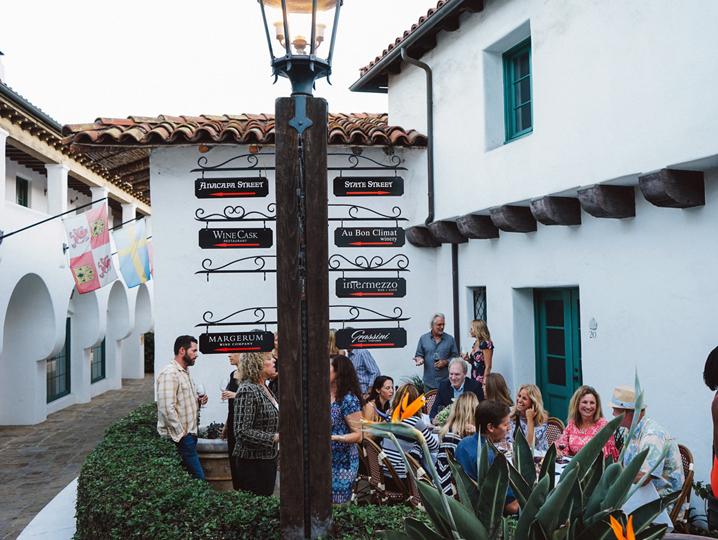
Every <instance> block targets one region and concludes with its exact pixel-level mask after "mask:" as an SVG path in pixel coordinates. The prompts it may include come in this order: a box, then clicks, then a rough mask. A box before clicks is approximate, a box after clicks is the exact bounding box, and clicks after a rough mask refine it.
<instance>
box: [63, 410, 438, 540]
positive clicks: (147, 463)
mask: <svg viewBox="0 0 718 540" xmlns="http://www.w3.org/2000/svg"><path fill="white" fill-rule="evenodd" d="M76 512H77V532H76V534H75V539H76V540H94V539H98V540H99V539H102V540H105V539H113V540H115V539H117V540H119V539H126V538H152V540H165V539H167V540H169V539H172V540H175V539H190V538H197V539H199V538H202V539H222V540H240V539H275V538H276V539H279V533H280V531H279V499H276V498H274V497H258V496H255V495H251V494H249V493H235V492H217V491H214V490H213V489H212V488H210V487H209V486H208V485H207V483H206V482H203V481H200V480H194V479H192V478H191V477H190V476H189V474H187V472H186V471H185V470H184V468H183V467H182V466H181V465H180V458H179V455H178V454H177V450H176V449H175V446H174V444H173V443H172V442H171V441H167V440H164V439H162V438H160V437H159V436H158V435H157V406H156V404H154V403H149V404H147V405H142V406H141V407H139V408H138V409H136V410H135V411H134V412H132V413H130V414H129V415H128V416H126V417H125V418H123V419H122V420H120V421H118V422H116V423H115V424H113V425H112V426H110V427H109V428H108V429H107V431H106V432H105V437H104V438H103V439H102V441H100V443H99V444H98V445H97V447H96V448H95V450H94V451H93V452H92V453H91V454H90V455H89V456H88V458H87V460H86V461H85V463H84V464H83V466H82V470H81V472H80V477H79V480H78V487H77V505H76ZM407 515H409V516H412V517H415V518H416V519H420V520H422V521H424V522H427V523H428V518H427V517H426V514H425V513H424V512H422V511H420V510H416V509H409V508H406V507H371V506H363V507H357V506H350V507H343V508H336V509H335V510H334V525H335V530H334V538H337V539H341V540H349V539H350V538H351V539H352V540H353V539H367V538H376V536H375V534H374V532H373V531H375V530H380V529H389V530H392V529H397V528H400V527H401V524H402V521H403V518H404V517H405V516H407Z"/></svg>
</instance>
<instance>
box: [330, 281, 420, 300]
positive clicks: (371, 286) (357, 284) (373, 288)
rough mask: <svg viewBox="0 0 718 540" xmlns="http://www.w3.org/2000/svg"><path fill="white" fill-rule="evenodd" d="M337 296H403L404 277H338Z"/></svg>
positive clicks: (404, 293) (404, 287)
mask: <svg viewBox="0 0 718 540" xmlns="http://www.w3.org/2000/svg"><path fill="white" fill-rule="evenodd" d="M336 294H337V297H338V298H354V297H367V298H404V296H406V280H405V279H404V278H339V279H337V281H336Z"/></svg>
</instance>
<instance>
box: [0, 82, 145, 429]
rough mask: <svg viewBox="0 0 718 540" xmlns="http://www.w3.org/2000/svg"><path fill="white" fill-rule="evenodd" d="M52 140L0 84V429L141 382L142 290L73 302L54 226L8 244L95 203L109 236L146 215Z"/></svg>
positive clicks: (45, 120)
mask: <svg viewBox="0 0 718 540" xmlns="http://www.w3.org/2000/svg"><path fill="white" fill-rule="evenodd" d="M60 131H61V126H60V125H59V124H58V123H57V122H55V121H54V120H53V119H52V118H50V117H49V116H48V115H46V114H45V113H43V112H42V111H41V110H40V109H38V108H37V107H35V106H33V105H32V104H30V103H29V102H27V101H26V100H25V99H23V98H22V97H21V96H20V95H18V94H17V93H16V92H14V91H13V90H12V89H10V88H9V87H8V86H7V85H6V84H4V83H2V82H0V231H4V233H0V238H2V240H1V241H0V425H16V424H36V423H39V422H42V421H44V420H45V419H46V417H47V415H48V414H50V413H52V412H55V411H58V410H60V409H63V408H65V407H68V406H69V405H72V404H74V403H84V402H87V401H90V399H91V398H93V397H94V396H96V395H98V394H101V393H103V392H105V391H107V390H110V389H118V388H121V386H122V379H123V378H142V377H143V376H144V350H143V334H144V333H146V332H148V331H150V330H151V328H152V324H153V322H152V281H149V282H147V283H146V284H144V285H141V286H139V287H136V288H133V289H128V288H127V287H126V285H125V284H124V282H123V281H122V278H121V277H120V278H119V279H118V280H117V281H115V282H114V283H112V284H111V285H109V286H107V287H104V288H102V289H99V290H97V291H94V292H91V293H87V294H83V295H80V294H78V292H77V290H76V288H75V284H74V280H73V278H72V273H71V271H70V269H69V261H68V258H67V255H66V254H65V252H64V250H63V244H64V243H65V242H66V241H67V240H66V236H65V231H64V229H63V226H62V220H61V219H60V218H58V219H54V220H51V221H48V222H47V223H43V224H40V225H37V226H34V227H32V228H28V229H27V230H25V231H22V232H18V233H17V234H12V233H13V232H15V231H18V230H20V229H23V228H25V227H29V226H32V225H34V224H36V223H39V222H42V221H43V220H46V219H48V218H50V217H52V216H55V215H57V214H60V213H62V212H66V211H67V210H72V209H73V208H77V207H79V206H82V205H86V204H88V203H91V202H92V201H93V200H98V199H101V198H104V197H108V200H107V201H104V202H107V203H109V204H108V214H109V215H108V218H109V222H110V224H111V225H110V226H112V224H113V223H114V224H115V225H119V224H120V223H122V222H124V221H127V220H129V219H132V218H134V217H136V215H137V213H138V212H139V213H140V214H144V215H146V216H148V217H149V215H150V206H149V200H148V198H147V197H146V194H143V193H142V192H141V191H140V190H138V189H136V188H135V187H133V186H132V185H131V184H126V183H124V182H123V180H122V179H120V177H118V176H117V175H116V174H113V173H110V172H109V170H108V168H107V167H105V166H101V165H100V164H98V163H89V160H88V159H87V158H86V157H83V156H82V154H81V153H79V152H71V151H70V150H69V149H68V148H66V147H63V146H62V143H61V134H60ZM99 204H102V203H99ZM88 208H89V207H88ZM81 211H84V210H81ZM148 221H149V219H148ZM3 234H4V235H5V237H3ZM116 260H117V259H116V258H115V261H116ZM118 273H119V272H118Z"/></svg>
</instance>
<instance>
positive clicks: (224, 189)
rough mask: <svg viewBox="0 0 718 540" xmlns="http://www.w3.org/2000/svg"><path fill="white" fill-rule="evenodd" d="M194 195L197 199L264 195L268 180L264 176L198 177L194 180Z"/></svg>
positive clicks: (266, 192)
mask: <svg viewBox="0 0 718 540" xmlns="http://www.w3.org/2000/svg"><path fill="white" fill-rule="evenodd" d="M194 195H195V197H197V198H198V199H232V198H239V197H266V196H267V195H269V180H267V179H266V178H263V177H260V178H215V179H213V180H208V179H205V178H198V179H197V180H195V181H194Z"/></svg>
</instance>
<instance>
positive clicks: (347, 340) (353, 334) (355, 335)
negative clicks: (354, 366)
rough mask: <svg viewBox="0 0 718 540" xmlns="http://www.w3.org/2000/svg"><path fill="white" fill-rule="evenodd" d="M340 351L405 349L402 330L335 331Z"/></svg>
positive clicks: (349, 329) (344, 329)
mask: <svg viewBox="0 0 718 540" xmlns="http://www.w3.org/2000/svg"><path fill="white" fill-rule="evenodd" d="M337 347H338V348H340V349H347V348H351V349H399V348H401V347H406V330H404V329H403V328H343V329H341V330H337Z"/></svg>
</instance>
